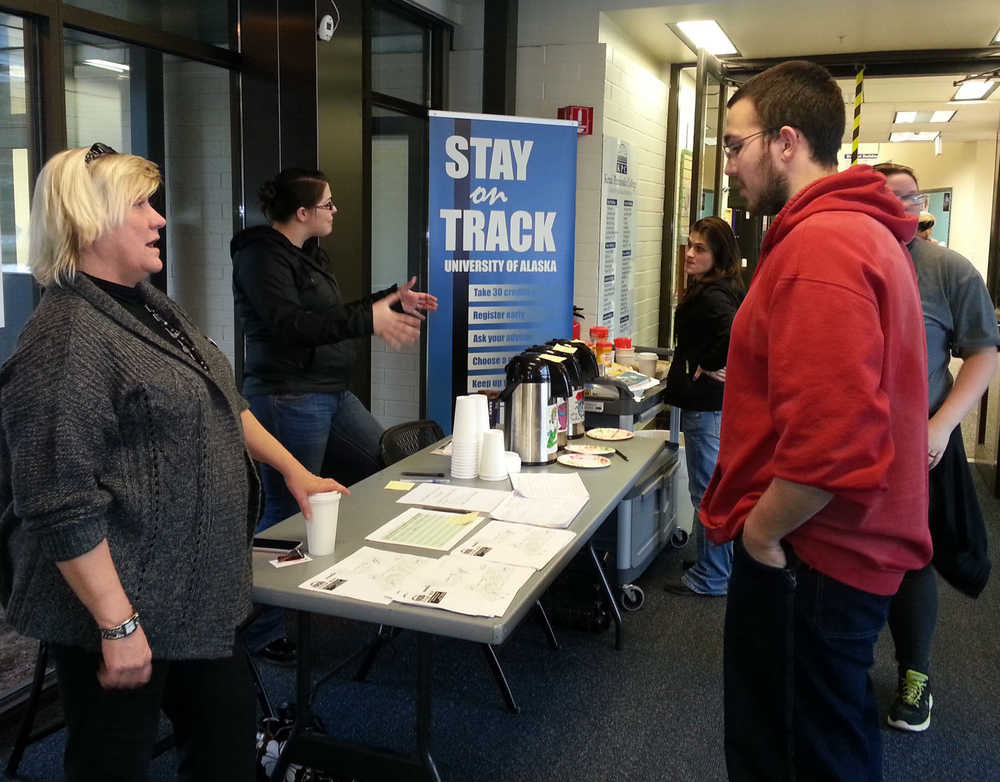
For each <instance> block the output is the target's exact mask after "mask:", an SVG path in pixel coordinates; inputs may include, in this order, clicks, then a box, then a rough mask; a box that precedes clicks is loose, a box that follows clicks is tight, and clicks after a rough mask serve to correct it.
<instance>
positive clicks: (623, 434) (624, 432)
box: [587, 427, 632, 440]
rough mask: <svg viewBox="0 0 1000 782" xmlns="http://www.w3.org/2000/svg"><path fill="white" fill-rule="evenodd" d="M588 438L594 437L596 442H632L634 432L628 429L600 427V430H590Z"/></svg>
mask: <svg viewBox="0 0 1000 782" xmlns="http://www.w3.org/2000/svg"><path fill="white" fill-rule="evenodd" d="M587 437H592V438H593V439H595V440H631V439H632V432H630V431H629V430H628V429H612V428H611V427H600V428H598V429H588V430H587Z"/></svg>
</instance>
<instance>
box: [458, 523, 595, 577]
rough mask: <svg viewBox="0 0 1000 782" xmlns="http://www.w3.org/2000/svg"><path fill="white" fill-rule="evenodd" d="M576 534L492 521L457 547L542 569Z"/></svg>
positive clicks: (470, 553) (475, 554) (467, 552)
mask: <svg viewBox="0 0 1000 782" xmlns="http://www.w3.org/2000/svg"><path fill="white" fill-rule="evenodd" d="M575 537H576V533H575V532H570V531H569V530H564V529H545V528H544V527H534V526H531V525H530V524H508V523H507V522H505V521H491V522H490V523H489V524H487V525H485V526H484V527H483V528H482V529H480V530H479V531H478V532H476V533H475V534H474V535H472V536H471V537H470V538H469V539H468V540H467V541H465V542H464V543H463V544H462V545H461V546H459V547H458V549H457V551H458V553H461V554H465V555H467V556H470V557H481V558H482V559H485V560H488V561H490V562H503V563H504V564H507V565H524V566H527V567H533V568H535V569H536V570H541V569H542V568H543V567H545V566H546V565H547V564H549V562H551V561H552V558H553V557H554V556H555V555H556V554H558V553H559V552H560V551H562V550H563V549H564V548H565V547H566V546H568V545H569V544H570V542H571V541H572V540H573V538H575Z"/></svg>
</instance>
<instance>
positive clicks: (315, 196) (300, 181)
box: [257, 168, 330, 223]
mask: <svg viewBox="0 0 1000 782" xmlns="http://www.w3.org/2000/svg"><path fill="white" fill-rule="evenodd" d="M329 183H330V180H328V179H327V178H326V174H324V173H323V172H322V171H315V170H310V169H305V168H285V169H282V170H281V171H280V172H279V173H278V175H277V176H276V177H275V178H274V179H271V180H269V181H267V182H265V183H264V184H263V185H261V186H260V189H259V190H258V191H257V198H258V199H260V208H261V210H262V211H263V212H264V216H265V217H267V219H268V220H270V221H271V222H272V223H284V222H285V221H287V220H289V219H290V218H291V217H292V215H294V214H295V212H296V211H297V210H298V208H299V207H300V206H305V207H310V206H315V205H316V204H317V202H318V201H319V199H320V198H322V197H323V188H324V187H325V186H326V185H328V184H329Z"/></svg>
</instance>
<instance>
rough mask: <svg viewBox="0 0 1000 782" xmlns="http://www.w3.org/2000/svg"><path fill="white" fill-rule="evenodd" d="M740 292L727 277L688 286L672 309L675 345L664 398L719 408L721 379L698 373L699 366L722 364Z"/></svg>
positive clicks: (719, 366) (694, 407) (676, 403)
mask: <svg viewBox="0 0 1000 782" xmlns="http://www.w3.org/2000/svg"><path fill="white" fill-rule="evenodd" d="M743 296H744V293H743V291H742V290H740V289H739V288H737V287H736V285H735V283H734V282H733V281H732V280H731V279H728V278H723V279H721V280H712V281H711V282H706V283H704V284H702V285H699V286H698V288H697V289H696V290H692V291H691V292H690V293H689V294H688V295H687V296H685V297H684V299H683V300H682V301H681V303H680V304H679V305H677V311H676V313H674V337H675V339H676V340H677V347H676V348H674V357H673V359H672V360H671V362H670V371H669V372H668V373H667V389H666V393H665V394H664V397H665V399H666V401H667V402H668V403H669V404H671V405H674V406H675V407H679V408H681V409H683V410H721V409H722V391H723V389H724V388H725V384H724V383H720V382H719V381H718V380H716V379H714V378H711V377H708V376H707V375H701V376H699V378H698V379H697V380H694V379H693V378H692V376H693V375H694V372H695V370H696V369H697V368H698V367H699V366H700V367H701V368H702V369H703V370H709V371H715V370H717V369H722V368H723V367H724V366H725V365H726V355H727V353H728V352H729V330H730V328H731V327H732V325H733V316H735V315H736V310H737V309H738V308H739V306H740V302H742V301H743Z"/></svg>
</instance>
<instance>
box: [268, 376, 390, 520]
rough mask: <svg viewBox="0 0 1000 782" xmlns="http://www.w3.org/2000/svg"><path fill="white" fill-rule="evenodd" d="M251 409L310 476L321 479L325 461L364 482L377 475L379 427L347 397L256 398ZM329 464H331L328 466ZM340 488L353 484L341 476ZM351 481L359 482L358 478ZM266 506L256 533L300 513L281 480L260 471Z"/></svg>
mask: <svg viewBox="0 0 1000 782" xmlns="http://www.w3.org/2000/svg"><path fill="white" fill-rule="evenodd" d="M249 401H250V409H251V410H252V411H253V414H254V415H255V416H256V417H257V420H258V421H260V423H261V425H262V426H263V427H264V428H265V429H267V431H269V432H270V433H271V434H273V435H274V436H275V437H276V438H277V439H278V441H279V442H280V443H281V444H282V445H283V446H285V448H287V449H288V450H289V451H290V452H291V454H292V456H294V457H295V458H296V459H298V460H299V461H300V462H301V463H302V464H303V466H304V467H305V468H306V469H307V470H309V471H310V472H314V473H316V474H317V475H319V474H321V472H322V471H323V469H324V467H323V465H324V461H325V460H327V456H328V455H329V457H332V459H335V460H336V461H337V462H339V463H342V464H343V465H344V466H345V469H346V468H352V467H355V466H357V467H358V468H359V472H358V475H360V477H367V476H369V475H373V474H374V473H376V472H378V471H379V469H381V460H380V458H379V440H380V439H381V437H382V425H381V424H380V423H379V422H378V421H376V420H375V417H374V416H373V415H372V414H371V413H369V412H368V408H366V407H365V406H364V405H363V404H361V402H360V400H359V399H358V398H357V397H356V396H354V394H352V393H351V392H350V391H338V392H335V393H332V394H257V395H254V396H251V397H249ZM327 461H329V460H327ZM333 469H334V474H333V475H332V476H331V477H333V478H336V479H337V480H340V481H341V482H345V481H346V482H353V481H351V480H350V478H347V477H346V476H344V475H342V474H339V472H337V469H336V468H333ZM351 477H354V478H357V476H356V475H352V476H351ZM261 482H262V483H263V485H264V494H265V498H266V504H265V507H264V515H263V516H262V517H261V519H260V523H259V524H258V525H257V531H258V532H259V531H260V530H264V529H267V528H268V527H271V526H273V525H275V524H277V523H278V522H279V521H283V520H284V519H287V518H288V517H289V516H292V515H294V514H295V513H298V512H299V506H298V503H296V502H295V498H294V497H292V495H291V493H290V492H289V491H288V488H287V487H286V486H285V481H284V479H283V478H282V477H281V474H280V473H279V472H278V471H277V470H274V469H273V468H271V467H268V466H267V465H261Z"/></svg>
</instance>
